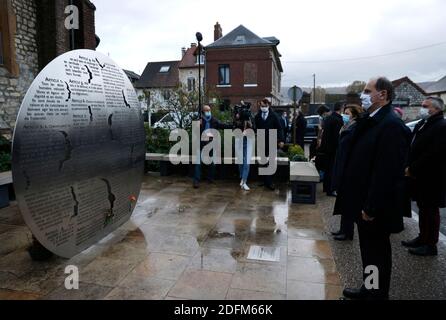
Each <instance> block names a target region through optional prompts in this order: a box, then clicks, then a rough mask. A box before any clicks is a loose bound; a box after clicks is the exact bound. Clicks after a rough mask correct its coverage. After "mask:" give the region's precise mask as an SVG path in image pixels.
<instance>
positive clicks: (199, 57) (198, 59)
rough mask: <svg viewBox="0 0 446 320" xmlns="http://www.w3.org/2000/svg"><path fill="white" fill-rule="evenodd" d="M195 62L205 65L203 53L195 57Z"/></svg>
mask: <svg viewBox="0 0 446 320" xmlns="http://www.w3.org/2000/svg"><path fill="white" fill-rule="evenodd" d="M195 63H196V64H202V65H204V55H203V54H200V55H197V56H196V58H195Z"/></svg>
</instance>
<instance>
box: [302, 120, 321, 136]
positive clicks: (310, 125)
mask: <svg viewBox="0 0 446 320" xmlns="http://www.w3.org/2000/svg"><path fill="white" fill-rule="evenodd" d="M305 119H307V129H306V130H305V142H310V143H311V142H313V141H314V140H316V139H317V135H318V132H319V124H320V121H321V120H320V118H319V116H308V117H305Z"/></svg>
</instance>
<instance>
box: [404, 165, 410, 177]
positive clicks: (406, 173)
mask: <svg viewBox="0 0 446 320" xmlns="http://www.w3.org/2000/svg"><path fill="white" fill-rule="evenodd" d="M405 175H406V177H410V176H411V175H410V170H409V167H407V168H406V171H405Z"/></svg>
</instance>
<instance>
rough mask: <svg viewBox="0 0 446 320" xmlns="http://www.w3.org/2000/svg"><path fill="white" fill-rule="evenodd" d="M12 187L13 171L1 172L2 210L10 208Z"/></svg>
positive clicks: (0, 204) (0, 198) (0, 196)
mask: <svg viewBox="0 0 446 320" xmlns="http://www.w3.org/2000/svg"><path fill="white" fill-rule="evenodd" d="M11 187H12V173H11V171H7V172H0V208H5V207H7V206H9V199H10V197H9V194H10V193H9V191H10V188H11Z"/></svg>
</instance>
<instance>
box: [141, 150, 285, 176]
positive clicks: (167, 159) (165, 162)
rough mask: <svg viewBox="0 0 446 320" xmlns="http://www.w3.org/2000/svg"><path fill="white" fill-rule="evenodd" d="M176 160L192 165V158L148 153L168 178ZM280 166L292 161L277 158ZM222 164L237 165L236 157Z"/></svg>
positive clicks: (150, 159)
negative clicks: (172, 161) (172, 162)
mask: <svg viewBox="0 0 446 320" xmlns="http://www.w3.org/2000/svg"><path fill="white" fill-rule="evenodd" d="M172 159H174V160H176V161H181V160H182V161H183V162H186V163H189V164H192V156H179V155H169V154H163V153H146V161H157V162H159V165H160V174H161V176H167V175H169V173H170V170H169V167H170V166H171V165H172V164H171V160H172ZM276 160H277V165H278V166H288V165H289V164H290V160H289V159H288V158H286V157H278V158H276ZM221 161H222V164H235V161H236V158H235V157H231V158H229V157H223V158H222V159H221ZM259 161H260V157H252V158H251V164H258V163H259Z"/></svg>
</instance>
